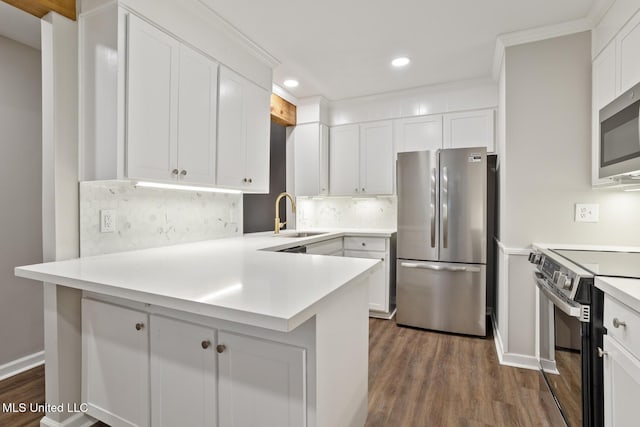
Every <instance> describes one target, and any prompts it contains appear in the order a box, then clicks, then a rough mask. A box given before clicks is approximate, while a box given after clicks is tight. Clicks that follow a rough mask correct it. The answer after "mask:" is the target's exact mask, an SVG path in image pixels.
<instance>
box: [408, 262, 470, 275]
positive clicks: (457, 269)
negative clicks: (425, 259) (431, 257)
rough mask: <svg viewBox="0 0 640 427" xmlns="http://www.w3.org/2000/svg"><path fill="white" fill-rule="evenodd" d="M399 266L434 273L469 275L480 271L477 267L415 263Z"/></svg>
mask: <svg viewBox="0 0 640 427" xmlns="http://www.w3.org/2000/svg"><path fill="white" fill-rule="evenodd" d="M400 266H401V267H406V268H423V269H425V270H434V271H453V272H464V271H467V272H469V273H477V272H479V271H480V268H478V267H451V266H446V265H432V264H420V263H417V262H401V263H400Z"/></svg>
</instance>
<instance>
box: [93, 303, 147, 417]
mask: <svg viewBox="0 0 640 427" xmlns="http://www.w3.org/2000/svg"><path fill="white" fill-rule="evenodd" d="M148 318H149V316H148V314H147V313H143V312H140V311H136V310H131V309H128V308H124V307H119V306H115V305H112V304H105V303H103V302H99V301H94V300H90V299H83V300H82V401H83V402H86V403H87V405H88V411H87V413H88V414H89V415H91V416H92V417H95V418H97V419H99V420H101V421H104V422H105V423H107V424H109V425H110V426H112V427H119V426H140V427H144V426H148V425H149V333H148V323H149V322H148Z"/></svg>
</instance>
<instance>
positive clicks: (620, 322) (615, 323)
mask: <svg viewBox="0 0 640 427" xmlns="http://www.w3.org/2000/svg"><path fill="white" fill-rule="evenodd" d="M620 326H622V327H623V328H626V327H627V322H625V321H624V320H618V318H617V317H614V318H613V327H614V328H619V327H620Z"/></svg>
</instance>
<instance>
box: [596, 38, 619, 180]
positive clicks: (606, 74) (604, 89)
mask: <svg viewBox="0 0 640 427" xmlns="http://www.w3.org/2000/svg"><path fill="white" fill-rule="evenodd" d="M591 76H592V88H591V103H592V116H591V124H592V132H591V137H592V145H591V162H592V164H591V184H592V185H600V184H605V183H607V182H609V180H608V179H606V178H599V177H598V170H599V167H600V109H601V108H602V107H604V106H605V105H607V104H608V103H610V102H611V101H613V100H614V98H615V97H616V45H615V43H609V45H608V46H607V47H606V48H605V49H604V50H603V51H602V52H600V55H598V57H597V58H596V59H594V61H593V70H592V73H591Z"/></svg>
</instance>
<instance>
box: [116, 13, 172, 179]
mask: <svg viewBox="0 0 640 427" xmlns="http://www.w3.org/2000/svg"><path fill="white" fill-rule="evenodd" d="M127 35H128V37H127V42H128V43H127V132H126V146H127V176H128V177H129V178H141V179H160V180H169V179H171V178H172V175H171V171H172V169H175V168H176V167H177V143H178V134H177V120H176V119H177V111H178V108H177V107H178V104H177V98H178V82H177V80H176V79H175V71H176V70H177V63H178V50H179V46H180V44H179V42H178V41H177V40H175V39H174V38H172V37H170V36H169V35H167V34H165V33H164V32H162V31H160V30H158V29H157V28H155V27H153V26H151V25H149V24H147V23H146V22H144V21H143V20H141V19H139V18H138V17H136V16H133V15H130V16H129V28H128V34H127ZM172 71H173V72H172Z"/></svg>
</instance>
